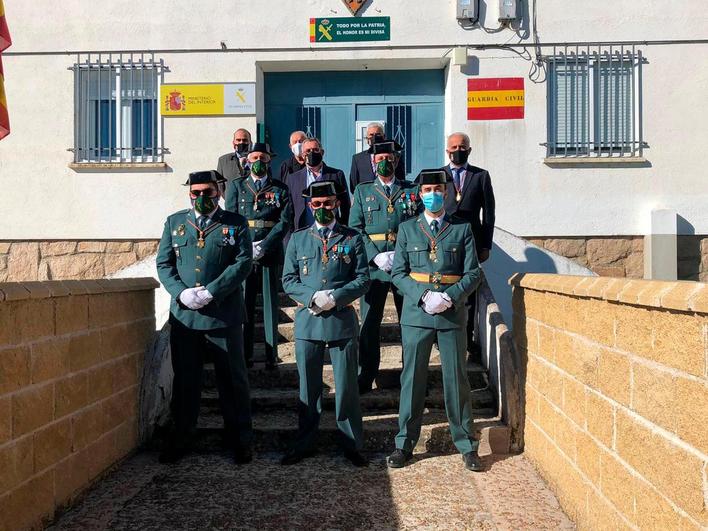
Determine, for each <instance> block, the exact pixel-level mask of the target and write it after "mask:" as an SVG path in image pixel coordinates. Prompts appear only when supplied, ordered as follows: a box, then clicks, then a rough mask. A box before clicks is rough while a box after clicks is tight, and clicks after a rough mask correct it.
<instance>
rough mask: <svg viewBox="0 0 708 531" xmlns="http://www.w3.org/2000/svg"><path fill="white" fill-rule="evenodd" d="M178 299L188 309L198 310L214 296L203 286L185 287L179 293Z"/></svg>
mask: <svg viewBox="0 0 708 531" xmlns="http://www.w3.org/2000/svg"><path fill="white" fill-rule="evenodd" d="M178 298H179V301H180V302H181V303H182V304H184V305H185V306H186V307H187V308H189V309H190V310H199V309H200V308H204V306H206V305H207V304H209V303H210V302H211V301H212V300H213V299H214V297H213V296H212V294H211V293H209V291H207V289H206V288H205V287H204V286H199V287H198V288H187V289H185V290H183V291H182V293H180V294H179V297H178Z"/></svg>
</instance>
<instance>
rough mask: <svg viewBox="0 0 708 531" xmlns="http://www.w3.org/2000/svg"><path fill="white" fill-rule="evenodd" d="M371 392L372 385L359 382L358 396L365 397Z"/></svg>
mask: <svg viewBox="0 0 708 531" xmlns="http://www.w3.org/2000/svg"><path fill="white" fill-rule="evenodd" d="M371 391H372V384H367V383H366V382H359V395H365V394H366V393H370V392H371Z"/></svg>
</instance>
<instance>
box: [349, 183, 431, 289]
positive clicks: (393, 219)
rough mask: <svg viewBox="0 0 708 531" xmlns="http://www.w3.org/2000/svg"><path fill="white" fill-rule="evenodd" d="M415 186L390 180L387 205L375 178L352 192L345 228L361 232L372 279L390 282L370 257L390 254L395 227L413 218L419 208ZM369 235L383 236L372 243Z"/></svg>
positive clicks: (392, 248) (381, 186)
mask: <svg viewBox="0 0 708 531" xmlns="http://www.w3.org/2000/svg"><path fill="white" fill-rule="evenodd" d="M417 197H418V187H417V186H416V185H414V184H413V183H409V182H408V181H400V180H396V179H394V181H393V183H392V184H391V206H392V207H393V212H389V211H388V210H389V208H388V204H389V200H388V198H387V197H386V192H385V191H384V187H383V185H382V184H381V181H380V180H379V178H378V177H377V178H376V180H375V181H374V182H370V183H362V184H360V185H358V186H357V187H356V190H355V191H354V202H353V204H352V210H351V212H350V213H349V225H350V226H351V227H352V228H353V229H356V230H358V231H359V232H361V235H362V237H363V238H364V247H365V248H366V257H367V261H368V262H369V267H370V270H369V274H370V275H371V279H372V280H381V281H384V282H391V275H390V274H389V273H386V271H382V270H381V269H379V268H378V267H377V266H376V264H375V263H374V258H375V257H376V255H377V254H379V253H384V252H387V251H393V250H394V249H395V246H396V240H395V236H394V237H390V236H389V234H394V235H396V234H397V232H398V226H399V225H400V224H401V223H403V222H404V221H406V220H407V219H410V218H412V217H414V216H416V215H417V214H418V213H419V212H420V211H421V209H422V205H421V204H420V203H419V202H418V201H417ZM371 234H377V235H378V234H385V235H386V236H387V239H386V240H381V239H377V240H375V241H374V240H372V239H371V237H370V236H369V235H371Z"/></svg>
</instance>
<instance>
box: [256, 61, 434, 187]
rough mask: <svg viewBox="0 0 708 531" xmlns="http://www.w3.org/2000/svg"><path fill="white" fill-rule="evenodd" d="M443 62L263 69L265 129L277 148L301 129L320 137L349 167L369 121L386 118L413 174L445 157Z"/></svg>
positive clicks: (331, 157) (338, 163)
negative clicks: (429, 66) (385, 67)
mask: <svg viewBox="0 0 708 531" xmlns="http://www.w3.org/2000/svg"><path fill="white" fill-rule="evenodd" d="M444 97H445V87H444V74H443V71H442V70H395V71H368V70H367V71H361V72H273V73H266V74H265V134H266V140H267V141H268V142H270V144H271V145H272V146H273V149H275V151H276V153H278V154H279V157H278V159H277V160H276V161H275V164H276V166H279V165H280V162H281V161H282V160H285V159H286V158H288V157H289V156H290V150H289V148H288V139H289V136H290V133H291V132H293V131H296V130H298V129H300V130H303V131H305V132H306V133H307V134H309V135H310V136H316V137H318V138H319V139H320V140H321V141H322V144H323V146H324V149H325V161H326V162H327V164H328V165H330V166H333V167H335V168H339V169H341V170H343V171H344V173H345V174H346V175H348V174H349V170H350V168H351V158H352V155H354V154H355V153H357V152H359V151H362V150H363V149H367V148H368V146H366V139H365V137H366V131H365V130H366V126H367V125H368V124H369V123H371V122H380V123H382V124H383V125H384V127H385V130H386V136H387V137H388V138H391V139H393V140H395V141H396V142H398V143H399V144H400V145H401V146H403V149H404V151H403V157H404V162H405V167H406V173H407V178H408V179H414V178H415V177H416V176H417V175H418V173H419V172H420V170H422V169H424V168H435V167H439V166H441V165H442V164H443V161H444V148H443V146H444V137H443V136H444V127H443V122H444Z"/></svg>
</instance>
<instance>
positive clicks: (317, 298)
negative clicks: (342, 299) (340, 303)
mask: <svg viewBox="0 0 708 531" xmlns="http://www.w3.org/2000/svg"><path fill="white" fill-rule="evenodd" d="M333 291H334V290H333V289H328V290H322V291H316V292H315V294H314V295H313V296H312V303H313V304H314V305H315V306H317V307H318V308H320V309H321V310H322V311H323V312H326V311H327V310H331V309H332V308H334V307H335V306H336V305H337V303H336V302H335V300H334V297H333V296H332V292H333Z"/></svg>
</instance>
